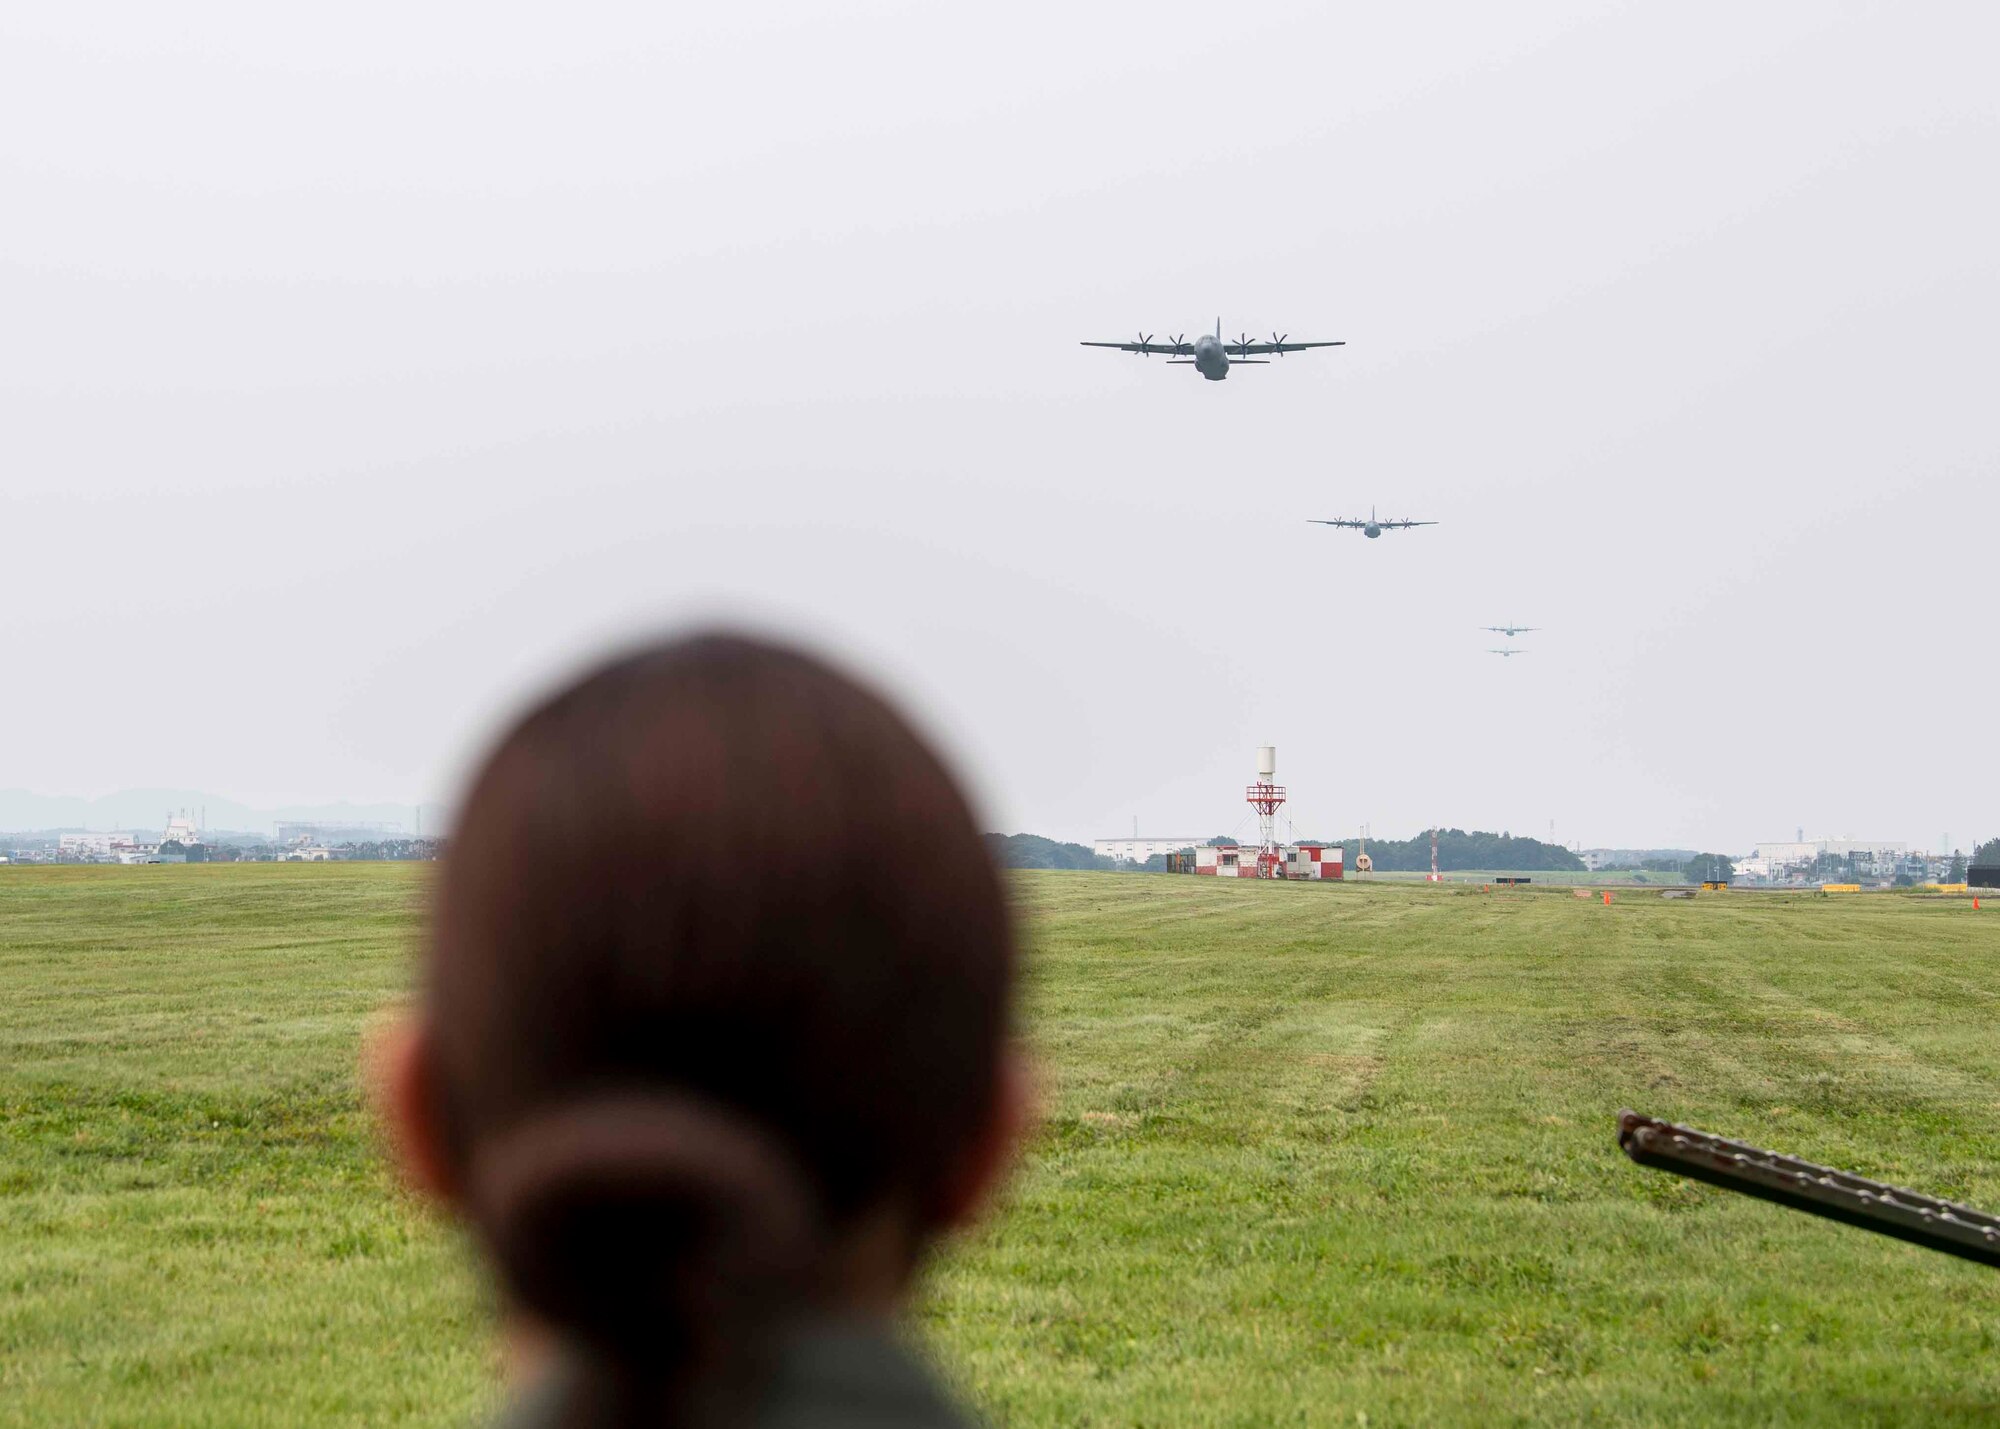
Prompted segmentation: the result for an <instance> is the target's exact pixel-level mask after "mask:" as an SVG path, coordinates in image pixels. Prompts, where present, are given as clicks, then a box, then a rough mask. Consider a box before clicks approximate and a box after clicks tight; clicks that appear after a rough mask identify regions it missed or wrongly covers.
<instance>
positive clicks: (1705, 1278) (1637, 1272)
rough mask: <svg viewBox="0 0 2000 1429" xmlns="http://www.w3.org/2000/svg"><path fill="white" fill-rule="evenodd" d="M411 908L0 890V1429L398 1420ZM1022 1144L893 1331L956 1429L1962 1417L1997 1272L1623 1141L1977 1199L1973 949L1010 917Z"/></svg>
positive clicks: (372, 897) (261, 897)
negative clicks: (397, 1143)
mask: <svg viewBox="0 0 2000 1429" xmlns="http://www.w3.org/2000/svg"><path fill="white" fill-rule="evenodd" d="M422 873H423V871H422V870H421V869H416V868H411V867H399V866H394V865H339V864H333V865H295V866H244V867H227V866H220V867H206V868H204V867H158V868H130V869H56V870H33V869H6V870H0V1425H16V1424H19V1425H27V1424H34V1425H70V1424H106V1425H110V1424H117V1425H139V1424H146V1425H169V1424H171V1425H209V1424H302V1425H303V1424H315V1425H317V1424H382V1423H407V1424H438V1425H458V1424H465V1423H468V1422H473V1421H476V1419H477V1417H478V1415H479V1414H480V1413H481V1412H482V1411H483V1410H484V1409H485V1407H486V1406H488V1405H489V1404H491V1403H492V1401H493V1397H494V1393H495V1391H494V1388H493V1372H494V1364H495V1361H494V1356H493V1353H492V1350H491V1348H490V1345H489V1341H488V1337H487V1325H486V1319H485V1312H484V1309H483V1306H482V1301H481V1295H480V1291H479V1288H478V1286H477V1284H476V1283H475V1281H474V1279H473V1277H472V1275H471V1273H470V1271H469V1270H468V1268H467V1264H466V1261H465V1258H464V1256H463V1255H462V1253H461V1248H460V1247H459V1246H458V1245H457V1244H456V1243H455V1242H454V1240H453V1238H452V1237H451V1235H450V1234H449V1233H448V1232H446V1231H444V1230H443V1229H441V1228H440V1227H439V1226H437V1225H436V1224H434V1223H433V1222H431V1221H430V1220H428V1219H427V1218H426V1217H424V1216H423V1215H422V1214H421V1213H420V1212H419V1211H418V1210H417V1209H416V1208H415V1207H414V1206H413V1205H411V1204H410V1203H409V1202H408V1201H407V1200H405V1199H403V1198H402V1197H400V1196H399V1195H398V1194H397V1193H396V1192H395V1191H394V1190H393V1189H392V1186H391V1184H390V1181H389V1179H388V1177H387V1176H386V1175H385V1174H384V1172H383V1171H382V1169H381V1167H380V1165H379V1162H378V1160H377V1157H376V1154H375V1147H374V1142H373V1136H372V1132H371V1129H370V1127H369V1125H368V1123H367V1120H366V1117H365V1115H364V1113H363V1111H362V1109H361V1104H360V1099H359V1096H358V1093H357V1088H356V1083H355V1075H354V1069H355V1061H356V1055H355V1054H356V1047H357V1042H358V1038H359V1035H360V1029H361V1026H362V1024H363V1022H364V1020H365V1019H366V1018H367V1017H368V1016H369V1015H370V1013H371V1012H372V1011H373V1010H374V1009H376V1008H378V1007H380V1006H381V1005H383V1004H384V1003H386V1002H388V1001H390V1000H392V999H394V998H395V997H396V996H397V995H398V994H399V993H400V992H401V991H402V990H403V988H404V987H405V985H406V981H407V978H408V974H409V951H410V945H411V940H412V937H413V933H414V929H415V916H416V913H415V910H416V905H417V902H418V899H419V897H420V894H421V890H422V883H421V879H422ZM1019 891H1020V902H1021V906H1022V909H1023V912H1024V914H1025V916H1026V921H1027V926H1028V928H1029V929H1030V930H1031V934H1032V940H1033V949H1034V952H1033V960H1032V965H1031V966H1032V975H1031V984H1030V988H1029V996H1028V1004H1027V1010H1028V1030H1029V1032H1030V1035H1031V1037H1032V1040H1033V1042H1034V1044H1035V1047H1036V1049H1037V1051H1038V1053H1039V1054H1040V1057H1041V1060H1042V1064H1043V1067H1044V1076H1045V1083H1046V1086H1045V1093H1046V1099H1047V1121H1046V1123H1045V1126H1044V1128H1043V1130H1042V1132H1041V1134H1040V1136H1039V1138H1038V1139H1037V1141H1036V1142H1035V1144H1034V1146H1033V1149H1032V1153H1031V1156H1030V1159H1029V1162H1028V1165H1027V1167H1026V1169H1025V1170H1024V1172H1023V1173H1022V1175H1021V1176H1020V1178H1019V1179H1018V1181H1017V1182H1016V1185H1015V1188H1014V1190H1013V1193H1012V1195H1011V1197H1010V1201H1009V1204H1008V1206H1007V1209H1006V1210H1005V1212H1004V1214H1002V1215H1001V1216H1000V1217H999V1218H997V1219H996V1221H995V1222H994V1223H993V1224H992V1225H991V1226H990V1227H989V1228H988V1229H987V1230H985V1231H984V1232H983V1233H981V1234H980V1235H978V1236H977V1237H975V1238H974V1239H972V1240H970V1241H968V1242H967V1243H965V1244H963V1245H961V1246H960V1247H958V1248H957V1249H956V1250H954V1252H953V1253H952V1254H951V1255H950V1256H949V1257H948V1258H947V1259H946V1260H945V1261H944V1262H943V1263H942V1264H941V1265H940V1266H939V1267H938V1268H937V1271H936V1273H935V1274H934V1275H933V1277H932V1278H931V1281H930V1284H929V1288H928V1290H927V1293H926V1296H925V1298H924V1302H923V1306H922V1313H921V1316H920V1322H921V1325H922V1328H923V1330H924V1333H925V1334H926V1335H927V1336H928V1337H929V1338H930V1339H931V1341H932V1342H933V1343H934V1344H935V1345H936V1346H937V1348H938V1351H939V1355H940V1358H941V1359H942V1360H943V1362H944V1363H945V1364H946V1365H947V1366H948V1368H949V1370H950V1372H951V1373H952V1374H953V1375H954V1376H955V1377H957V1378H958V1379H959V1380H960V1381H961V1382H962V1383H963V1384H964V1385H965V1386H966V1388H967V1391H968V1393H969V1394H970V1395H971V1396H972V1397H973V1398H974V1399H975V1400H976V1401H977V1402H978V1403H979V1404H980V1405H981V1406H982V1407H983V1408H984V1409H985V1410H986V1412H987V1413H988V1415H989V1416H990V1417H991V1418H992V1419H993V1420H995V1421H996V1422H1001V1423H1006V1424H1022V1425H1028V1424H1033V1425H1055V1424H1073V1423H1096V1424H1124V1423H1144V1424H1155V1425H1171V1424H1243V1425H1250V1424H1266V1423H1306V1424H1363V1423H1367V1424H1376V1425H1381V1424H1401V1423H1409V1424H1438V1423H1442V1424H1453V1423H1458V1424H1480V1425H1490V1424H1507V1423H1585V1422H1606V1421H1620V1422H1635V1423H1668V1422H1671V1423H1712V1422H1737V1423H1746V1424H1748V1423H1756V1424H1770V1423H1798V1424H1807V1423H1828V1422H1851V1423H1883V1424H1892V1423H1907V1424H1935V1423H1950V1422H1964V1423H1972V1422H1982V1423H1984V1422H1988V1421H1990V1420H1992V1419H1993V1418H1994V1417H1995V1416H1996V1415H2000V1355H1996V1353H1995V1350H1996V1324H2000V1277H1996V1276H1995V1275H1994V1274H1993V1273H1992V1272H1990V1271H1987V1270H1984V1269H1981V1268H1979V1267H1976V1266H1970V1265H1965V1264H1962V1263H1957V1262H1953V1261H1949V1260H1947V1259H1945V1258H1943V1257H1941V1256H1936V1255H1932V1254H1928V1253H1926V1252H1923V1251H1919V1250H1915V1249H1912V1248H1909V1247H1905V1246H1901V1245H1898V1244H1895V1243H1893V1242H1889V1241H1885V1240H1881V1239H1878V1238H1875V1237H1871V1236H1867V1235H1864V1234H1862V1233H1859V1232H1855V1231H1849V1230H1845V1229H1842V1228H1839V1227H1833V1226H1828V1225H1826V1224H1824V1223H1819V1222H1814V1221H1811V1220H1808V1219H1807V1218H1805V1217H1802V1216H1798V1215H1796V1214H1793V1213H1789V1212H1785V1211H1780V1210H1776V1209H1772V1208H1768V1207H1764V1206H1760V1205H1757V1204H1753V1203H1748V1202H1743V1201H1740V1200H1737V1199H1734V1198H1731V1197H1728V1196H1726V1195H1725V1194H1723V1193H1720V1192H1714V1191H1710V1190H1708V1189H1706V1188H1702V1187H1697V1186H1692V1185H1689V1184H1686V1183H1682V1182H1679V1181H1675V1180H1672V1179H1670V1178H1666V1177H1662V1176H1660V1175H1658V1174H1656V1173H1650V1172H1642V1171H1639V1170H1637V1169H1635V1168H1633V1167H1631V1166H1630V1165H1629V1164H1627V1163H1626V1162H1625V1161H1624V1159H1623V1158H1622V1157H1621V1156H1620V1155H1619V1154H1618V1152H1617V1151H1616V1149H1615V1147H1614V1145H1613V1142H1612V1117H1613V1114H1614V1113H1615V1112H1616V1111H1617V1109H1618V1108H1619V1107H1620V1106H1621V1105H1626V1104H1630V1105H1635V1106H1637V1107H1639V1108H1641V1109H1643V1110H1648V1111H1652V1112H1655V1113H1658V1114H1662V1115H1668V1116H1672V1117H1675V1118H1677V1119H1682V1120H1689V1121H1694V1122H1697V1123H1699V1124H1702V1125H1705V1126H1709V1127H1711V1128H1713V1129H1716V1130H1721V1131H1726V1132H1728V1133H1731V1134H1734V1135H1739V1136H1743V1137H1746V1138H1749V1139H1752V1140H1759V1141H1763V1142H1766V1143H1769V1144H1775V1145H1779V1146H1782V1147H1784V1148H1786V1149H1789V1150H1792V1151H1795V1152H1797V1153H1799V1154H1803V1155H1808V1156H1811V1157H1813V1158H1815V1159H1819V1160H1826V1161H1832V1162H1835V1163H1838V1164H1843V1165H1849V1166H1852V1167H1854V1168H1856V1169H1859V1170H1863V1171H1866V1172H1869V1173H1872V1174H1876V1175H1880V1176H1885V1177H1888V1178H1890V1179H1895V1180H1902V1181H1906V1182H1908V1183H1911V1184H1914V1185H1917V1186H1920V1187H1923V1188H1926V1189H1930V1190H1934V1191H1938V1192H1942V1193H1945V1194H1949V1195H1954V1196H1959V1197H1963V1198H1965V1199H1968V1200H1971V1201H1973V1202H1974V1203H1976V1204H1985V1205H1988V1206H2000V1037H1996V1035H1995V1031H1996V1027H1995V1024H1996V1021H2000V1008H1996V1001H1997V1000H2000V976H1996V972H2000V911H1996V912H1994V913H1977V914H1975V913H1973V912H1972V911H1971V909H1970V907H1969V905H1968V904H1967V903H1966V902H1964V901H1962V900H1960V901H1950V900H1919V899H1911V898H1901V897H1892V896H1879V897H1855V898H1845V899H1821V898H1788V897H1781V896H1758V895H1745V894H1728V895H1718V896H1713V897H1704V898H1700V899H1693V900H1684V901H1675V902H1669V901H1665V900H1661V899H1659V898H1658V897H1657V896H1655V895H1651V894H1642V893H1638V892H1633V893H1629V894H1627V895H1625V896H1623V897H1619V898H1617V899H1615V900H1614V902H1613V904H1612V905H1611V906H1609V907H1605V906H1603V905H1602V904H1601V903H1600V902H1597V901H1594V900H1593V901H1589V902H1586V901H1583V900H1579V899H1575V898H1572V897H1570V896H1569V895H1568V894H1567V893H1566V892H1564V893H1532V892H1525V893H1513V894H1496V895H1481V894H1479V893H1477V892H1476V891H1470V890H1465V889H1460V888H1452V887H1447V888H1443V889H1434V888H1424V887H1421V886H1417V887H1410V886H1394V885H1386V884H1377V885H1374V886H1371V887H1365V888H1364V887H1353V886H1349V887H1313V886H1297V885H1294V886H1283V885H1279V886H1256V885H1251V884H1235V883H1225V882H1218V881H1210V880H1205V879H1191V878H1169V877H1164V876H1161V877H1138V876H1133V875H1117V874H1111V875H1099V874H1064V873H1055V874H1040V875H1029V876H1025V877H1023V878H1022V879H1021V881H1020V883H1019Z"/></svg>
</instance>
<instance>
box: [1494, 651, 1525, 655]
mask: <svg viewBox="0 0 2000 1429" xmlns="http://www.w3.org/2000/svg"><path fill="white" fill-rule="evenodd" d="M1486 653H1487V654H1489V655H1525V654H1527V653H1528V652H1527V651H1526V650H1488V651H1487V652H1486Z"/></svg>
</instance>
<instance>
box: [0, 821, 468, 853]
mask: <svg viewBox="0 0 2000 1429" xmlns="http://www.w3.org/2000/svg"><path fill="white" fill-rule="evenodd" d="M443 847H444V840H443V839H441V838H430V837H425V836H423V835H422V834H420V833H418V832H417V831H415V830H414V829H407V830H406V829H404V828H403V827H402V826H401V825H399V824H391V823H381V822H353V821H349V822H324V821H313V820H296V819H287V820H280V821H279V822H278V824H277V829H276V832H275V833H267V832H262V831H237V830H226V829H225V830H208V829H204V828H202V827H201V826H200V818H199V816H198V815H197V814H195V813H194V812H192V811H183V812H180V813H176V814H172V815H169V816H168V818H167V821H166V825H165V827H164V828H162V829H160V830H157V831H154V830H137V829H125V830H116V831H108V832H93V831H90V830H86V829H40V830H32V831H27V832H22V833H0V863H111V864H131V863H338V862H348V861H369V862H382V861H396V860H407V859H431V858H436V857H437V856H438V854H439V853H440V852H441V851H442V849H443Z"/></svg>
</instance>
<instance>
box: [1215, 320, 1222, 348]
mask: <svg viewBox="0 0 2000 1429" xmlns="http://www.w3.org/2000/svg"><path fill="white" fill-rule="evenodd" d="M1215 340H1216V341H1217V342H1221V341H1222V319H1221V318H1217V319H1216V320H1215Z"/></svg>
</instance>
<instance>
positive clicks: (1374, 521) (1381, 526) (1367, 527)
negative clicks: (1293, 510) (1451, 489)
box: [1308, 506, 1437, 541]
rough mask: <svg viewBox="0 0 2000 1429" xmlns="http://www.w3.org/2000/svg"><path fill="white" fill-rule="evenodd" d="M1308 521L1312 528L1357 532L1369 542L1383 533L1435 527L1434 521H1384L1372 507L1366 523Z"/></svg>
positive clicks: (1369, 509)
mask: <svg viewBox="0 0 2000 1429" xmlns="http://www.w3.org/2000/svg"><path fill="white" fill-rule="evenodd" d="M1308 519H1309V520H1310V522H1311V524H1312V525H1314V526H1340V527H1344V528H1345V529H1347V530H1349V531H1359V532H1360V533H1361V534H1362V535H1364V536H1366V537H1367V538H1368V539H1369V540H1371V541H1373V540H1375V539H1376V538H1377V537H1379V536H1380V535H1381V534H1382V533H1383V532H1384V531H1402V530H1406V529H1407V528H1409V527H1411V526H1435V525H1437V522H1435V521H1384V520H1383V519H1382V518H1381V517H1379V516H1377V515H1376V514H1375V508H1374V507H1372V506H1371V507H1369V508H1368V519H1367V520H1366V521H1358V520H1357V521H1348V520H1344V519H1336V520H1332V521H1323V520H1321V519H1320V518H1319V517H1317V516H1314V517H1310V518H1308Z"/></svg>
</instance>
